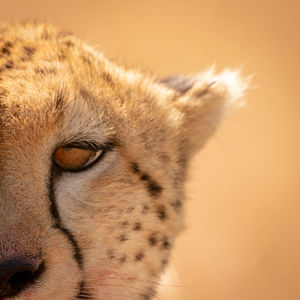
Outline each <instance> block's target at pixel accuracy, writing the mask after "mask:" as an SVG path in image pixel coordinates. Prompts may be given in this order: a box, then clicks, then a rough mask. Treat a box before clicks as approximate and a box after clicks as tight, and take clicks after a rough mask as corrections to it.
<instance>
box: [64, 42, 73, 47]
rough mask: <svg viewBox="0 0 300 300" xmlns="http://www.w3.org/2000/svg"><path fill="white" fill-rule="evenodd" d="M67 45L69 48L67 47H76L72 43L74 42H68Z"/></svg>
mask: <svg viewBox="0 0 300 300" xmlns="http://www.w3.org/2000/svg"><path fill="white" fill-rule="evenodd" d="M65 45H66V46H67V47H73V46H74V43H73V42H72V41H70V40H69V41H66V42H65Z"/></svg>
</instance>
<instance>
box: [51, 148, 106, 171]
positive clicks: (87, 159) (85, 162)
mask: <svg viewBox="0 0 300 300" xmlns="http://www.w3.org/2000/svg"><path fill="white" fill-rule="evenodd" d="M102 153H103V150H97V151H94V150H89V149H83V148H76V147H61V148H59V149H57V150H56V151H55V153H54V160H55V162H56V163H57V164H58V165H59V166H60V167H61V168H63V169H64V170H66V171H81V170H82V169H84V168H86V167H88V166H89V165H91V164H92V163H93V162H94V161H95V160H96V159H97V158H99V157H100V155H101V154H102Z"/></svg>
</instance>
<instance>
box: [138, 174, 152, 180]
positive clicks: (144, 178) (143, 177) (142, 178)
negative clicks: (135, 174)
mask: <svg viewBox="0 0 300 300" xmlns="http://www.w3.org/2000/svg"><path fill="white" fill-rule="evenodd" d="M140 178H141V180H149V179H150V177H149V175H147V174H143V175H141V177H140Z"/></svg>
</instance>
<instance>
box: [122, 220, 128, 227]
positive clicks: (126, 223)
mask: <svg viewBox="0 0 300 300" xmlns="http://www.w3.org/2000/svg"><path fill="white" fill-rule="evenodd" d="M121 225H122V226H123V227H126V226H128V225H129V223H128V221H123V222H122V223H121Z"/></svg>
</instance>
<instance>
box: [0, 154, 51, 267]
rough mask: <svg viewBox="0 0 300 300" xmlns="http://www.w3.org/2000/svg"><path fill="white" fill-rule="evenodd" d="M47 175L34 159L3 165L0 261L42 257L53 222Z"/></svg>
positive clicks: (0, 172) (0, 175) (0, 171)
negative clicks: (42, 240)
mask: <svg viewBox="0 0 300 300" xmlns="http://www.w3.org/2000/svg"><path fill="white" fill-rule="evenodd" d="M13 157H15V155H14V156H13ZM0 163H1V161H0ZM46 175H47V174H45V173H44V172H41V171H40V170H38V165H36V164H35V163H34V160H29V159H27V161H26V160H25V159H24V158H23V163H22V161H21V159H9V160H6V161H5V163H3V164H1V165H0V264H1V262H2V263H3V262H5V261H10V260H16V259H19V258H22V260H23V261H25V262H28V263H30V264H32V263H33V264H35V263H36V260H37V259H39V257H40V253H41V239H42V238H43V236H44V235H45V233H46V232H47V230H48V229H49V227H50V226H51V218H50V214H49V206H50V204H49V201H48V188H47V178H46Z"/></svg>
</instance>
